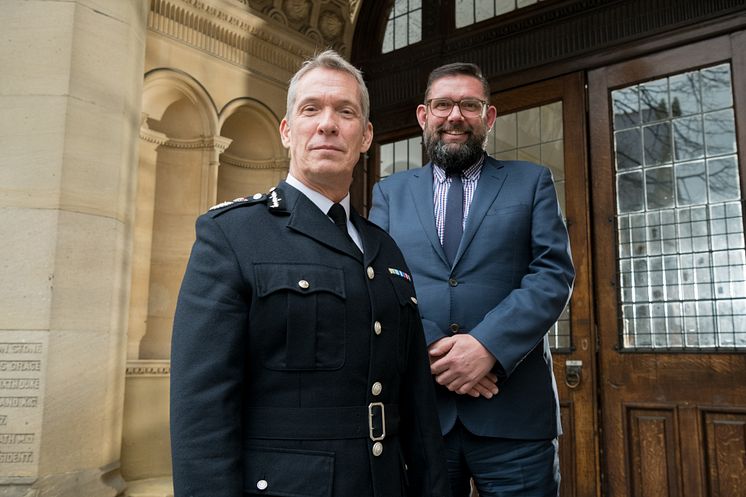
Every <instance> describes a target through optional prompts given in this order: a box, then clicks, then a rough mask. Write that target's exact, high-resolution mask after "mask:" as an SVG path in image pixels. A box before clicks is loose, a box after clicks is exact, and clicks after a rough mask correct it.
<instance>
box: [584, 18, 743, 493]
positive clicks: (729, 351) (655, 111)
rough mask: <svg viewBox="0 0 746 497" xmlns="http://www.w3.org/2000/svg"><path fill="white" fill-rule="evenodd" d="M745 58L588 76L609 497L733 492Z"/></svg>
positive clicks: (701, 58) (738, 426) (638, 62)
mask: <svg viewBox="0 0 746 497" xmlns="http://www.w3.org/2000/svg"><path fill="white" fill-rule="evenodd" d="M744 43H746V40H744V36H743V34H742V33H736V34H733V35H730V36H723V37H720V38H716V39H712V40H708V41H704V42H700V43H696V44H693V45H689V46H684V47H680V48H676V49H672V50H669V51H666V52H662V53H658V54H654V55H650V56H646V57H641V58H638V59H634V60H630V61H627V62H624V63H620V64H616V65H613V66H608V67H604V68H601V69H597V70H594V71H592V72H590V73H589V77H588V86H589V109H590V117H589V119H590V122H591V125H590V139H591V171H592V175H591V176H592V188H591V192H592V193H591V195H592V201H593V212H594V216H596V225H595V229H594V234H593V257H594V268H595V288H596V299H597V301H596V306H597V307H596V313H597V316H598V317H599V319H598V330H599V355H598V357H599V359H598V375H599V400H600V412H601V413H602V414H601V416H602V419H601V425H602V433H603V437H602V440H601V451H602V453H603V454H604V457H603V460H602V467H603V470H602V471H603V475H604V485H603V487H604V494H605V495H608V496H648V495H655V496H671V497H674V496H676V497H678V496H687V497H688V496H736V495H743V494H742V492H743V488H745V487H746V467H745V465H746V462H745V461H744V453H746V430H745V429H744V428H745V427H746V424H745V423H744V420H745V419H746V277H744V275H745V274H746V255H745V252H744V222H743V214H744V213H743V198H744V194H743V192H744V188H743V184H744V178H745V176H746V175H745V174H744V164H745V163H744V160H743V151H744V146H745V145H746V144H745V143H744V132H743V129H744V124H741V126H740V132H738V129H739V126H738V124H739V123H744V122H746V121H744V100H745V99H746V91H745V88H746V86H745V80H744V69H745V68H744V55H743V53H742V52H743V50H742V48H741V49H736V48H735V47H739V46H740V47H743V46H744Z"/></svg>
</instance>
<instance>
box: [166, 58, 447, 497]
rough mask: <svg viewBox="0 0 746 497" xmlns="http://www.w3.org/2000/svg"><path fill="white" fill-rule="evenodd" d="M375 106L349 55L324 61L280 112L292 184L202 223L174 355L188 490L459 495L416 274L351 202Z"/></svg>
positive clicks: (222, 496)
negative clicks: (451, 480) (448, 464)
mask: <svg viewBox="0 0 746 497" xmlns="http://www.w3.org/2000/svg"><path fill="white" fill-rule="evenodd" d="M368 107H369V100H368V93H367V89H366V88H365V84H364V83H363V80H362V77H361V74H360V72H359V71H358V70H357V69H355V68H354V67H353V66H351V65H350V64H349V63H347V62H346V61H345V60H344V59H342V58H341V57H340V56H339V55H338V54H336V53H334V52H332V51H327V52H324V53H322V54H320V55H318V56H316V57H315V58H313V59H311V60H309V61H307V62H306V63H305V64H304V65H303V67H302V68H301V69H300V70H299V71H298V73H296V74H295V76H294V77H293V79H292V80H291V82H290V87H289V88H288V101H287V114H286V116H285V118H284V119H283V120H282V122H281V124H280V134H281V138H282V142H283V144H284V145H285V146H286V147H287V148H289V150H290V170H289V174H288V178H287V180H286V181H284V182H281V183H280V184H279V185H278V186H277V187H276V188H274V189H273V190H272V191H271V192H270V193H269V194H267V195H261V194H257V195H254V196H252V197H247V198H241V199H237V200H235V201H232V202H226V203H224V204H220V205H218V206H216V207H214V208H213V209H211V210H210V211H209V212H207V213H206V214H204V215H202V216H200V218H199V219H198V220H197V240H196V242H195V244H194V247H193V249H192V254H191V257H190V260H189V264H188V267H187V270H186V274H185V276H184V280H183V283H182V287H181V291H180V294H179V300H178V305H177V309H176V316H175V319H174V330H173V341H172V351H171V444H172V456H173V476H174V489H175V497H214V496H219V497H239V496H243V495H267V496H271V495H283V496H288V495H292V496H298V497H303V496H308V497H332V496H334V497H366V496H375V497H398V496H405V495H406V496H410V497H419V496H423V497H424V496H428V497H445V496H448V495H449V489H448V481H447V474H446V471H445V463H444V458H443V452H442V450H443V449H442V440H441V437H440V431H439V426H438V421H437V414H436V411H435V405H434V395H433V386H432V380H431V377H430V372H429V365H428V359H427V354H426V351H425V347H424V337H423V332H422V325H421V321H420V319H419V313H418V310H417V299H416V297H415V293H414V287H413V285H412V279H411V276H410V274H409V270H408V269H407V266H406V264H405V262H404V258H403V257H402V255H401V253H400V252H399V249H398V248H397V247H396V245H395V244H394V242H393V241H392V240H391V238H390V237H389V236H388V235H387V234H386V233H385V232H384V231H383V230H381V229H379V228H377V227H376V226H375V225H373V224H372V223H369V222H368V221H366V220H365V219H363V218H361V217H360V216H359V215H357V213H356V212H355V211H354V210H352V209H351V208H350V205H349V204H350V202H349V194H348V191H349V186H350V183H351V181H352V170H353V168H354V166H355V164H356V162H357V160H358V158H359V155H360V153H364V152H365V151H367V150H368V148H369V147H370V144H371V141H372V138H373V128H372V125H371V124H370V122H369V121H368ZM327 213H328V214H327Z"/></svg>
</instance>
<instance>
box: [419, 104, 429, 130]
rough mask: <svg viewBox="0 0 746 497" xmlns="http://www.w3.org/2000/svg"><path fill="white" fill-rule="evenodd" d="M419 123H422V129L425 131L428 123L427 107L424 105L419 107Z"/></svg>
mask: <svg viewBox="0 0 746 497" xmlns="http://www.w3.org/2000/svg"><path fill="white" fill-rule="evenodd" d="M417 122H419V123H420V128H422V129H425V123H426V122H427V106H426V105H424V104H420V105H418V106H417Z"/></svg>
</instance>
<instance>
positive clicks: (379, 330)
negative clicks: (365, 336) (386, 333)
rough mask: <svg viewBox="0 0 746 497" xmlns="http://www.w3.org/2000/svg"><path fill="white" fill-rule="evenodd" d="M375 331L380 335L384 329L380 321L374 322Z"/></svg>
mask: <svg viewBox="0 0 746 497" xmlns="http://www.w3.org/2000/svg"><path fill="white" fill-rule="evenodd" d="M373 331H375V333H376V335H380V334H381V331H383V327H382V326H381V322H380V321H376V322H375V323H373Z"/></svg>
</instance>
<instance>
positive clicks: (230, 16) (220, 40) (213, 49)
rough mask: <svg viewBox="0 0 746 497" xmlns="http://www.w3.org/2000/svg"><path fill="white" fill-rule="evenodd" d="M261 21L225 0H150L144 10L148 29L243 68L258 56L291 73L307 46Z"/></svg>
mask: <svg viewBox="0 0 746 497" xmlns="http://www.w3.org/2000/svg"><path fill="white" fill-rule="evenodd" d="M215 4H223V5H221V6H216V5H215ZM231 10H235V9H231ZM265 23H266V20H264V19H262V18H260V17H259V16H257V15H255V14H254V13H252V12H245V13H241V14H238V13H235V14H234V13H233V12H230V11H229V6H228V5H226V0H223V1H218V0H212V1H205V0H153V1H152V3H151V5H150V12H149V13H148V29H149V30H150V31H154V32H157V33H160V34H162V35H165V36H167V37H169V38H173V39H176V40H178V41H180V42H182V43H184V44H186V45H188V46H190V47H193V48H195V49H197V50H200V51H203V52H206V53H208V54H210V55H212V56H214V57H217V58H219V59H222V60H225V61H226V62H229V63H231V64H234V65H237V66H240V67H243V68H246V67H249V65H250V64H249V62H250V61H251V60H252V59H260V60H262V61H264V62H266V63H268V64H271V65H272V66H276V67H279V68H282V69H284V70H286V71H287V72H288V73H290V74H292V73H294V72H295V71H296V70H297V69H298V67H299V66H300V64H301V63H302V62H303V60H305V59H306V58H307V57H308V56H309V55H310V52H309V49H308V48H306V46H304V44H303V43H301V42H300V40H299V42H298V43H295V42H294V41H292V40H291V37H290V36H288V37H287V38H284V37H279V36H277V35H276V34H274V33H272V32H269V31H267V30H266V29H263V28H262V27H260V26H259V25H260V24H265Z"/></svg>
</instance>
